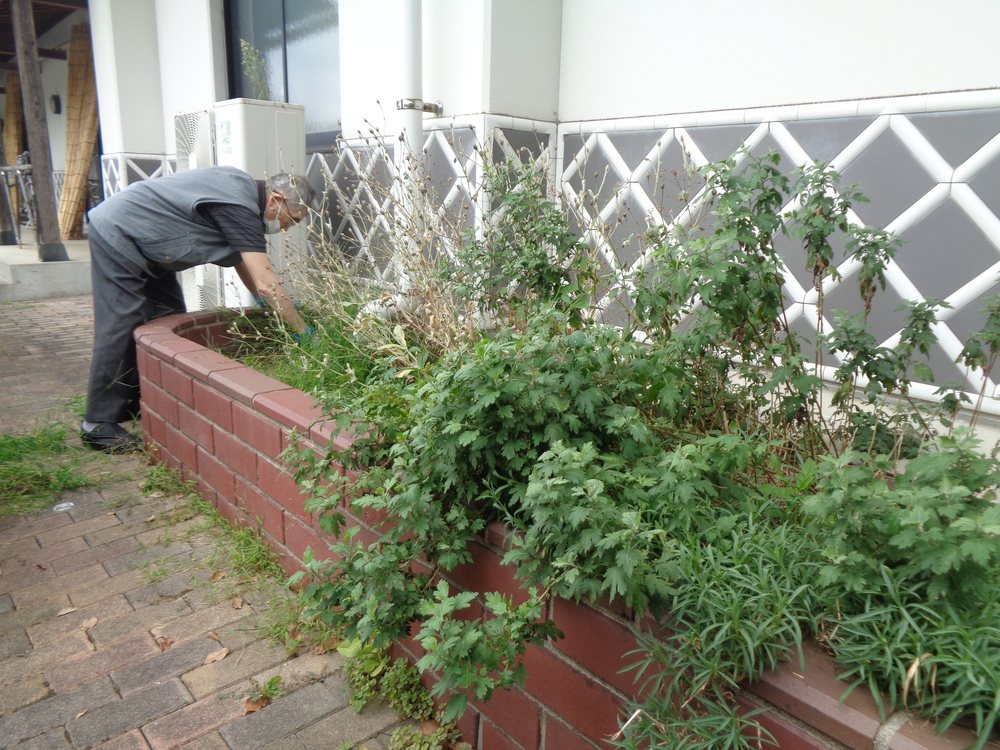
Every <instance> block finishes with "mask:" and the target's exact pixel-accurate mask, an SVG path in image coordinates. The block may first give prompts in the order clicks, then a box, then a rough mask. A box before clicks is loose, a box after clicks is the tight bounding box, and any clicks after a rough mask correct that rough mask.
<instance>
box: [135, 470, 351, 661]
mask: <svg viewBox="0 0 1000 750" xmlns="http://www.w3.org/2000/svg"><path fill="white" fill-rule="evenodd" d="M140 489H141V490H142V491H143V492H144V493H147V494H148V496H149V497H153V498H155V497H158V496H162V497H169V498H173V499H175V500H180V501H182V502H181V503H180V504H179V506H178V507H177V508H176V509H175V510H173V511H171V512H169V513H168V515H167V525H166V527H165V528H164V530H163V534H162V536H161V538H160V543H161V544H163V543H171V542H195V543H196V544H197V542H198V541H199V540H201V541H204V540H206V539H208V540H211V548H210V549H209V550H207V551H206V550H204V549H203V550H202V551H203V552H205V554H198V552H197V550H196V551H195V554H191V553H181V554H177V555H173V556H171V557H169V558H164V559H162V560H158V561H156V562H154V563H151V564H150V565H149V566H147V571H146V572H147V575H148V576H149V577H150V579H151V580H161V579H163V578H166V577H168V576H170V575H176V574H179V573H181V572H185V571H193V570H196V569H197V570H201V571H204V572H205V573H208V572H209V571H211V572H210V573H208V575H200V576H193V577H192V578H193V582H194V585H204V586H211V587H212V588H213V593H214V595H216V596H217V597H218V599H219V600H220V601H221V600H223V599H227V598H230V599H241V600H242V599H250V600H253V601H255V602H263V601H264V600H265V599H266V607H259V608H256V609H257V610H258V612H260V613H261V618H260V620H259V622H258V623H257V629H259V630H260V631H262V633H263V634H264V635H265V636H267V637H269V638H271V639H273V640H275V641H278V642H281V643H282V644H284V646H285V648H286V649H288V651H289V652H290V653H294V652H295V651H297V650H298V649H299V648H301V647H304V646H307V645H308V646H311V645H315V644H320V647H323V646H322V644H324V643H330V638H331V635H332V634H331V633H330V631H329V628H328V627H326V626H325V625H323V624H322V623H320V622H319V621H318V620H307V619H304V618H303V616H302V612H303V609H304V607H305V605H304V602H303V601H302V600H301V597H299V596H298V595H297V594H296V593H294V592H292V591H291V590H290V589H289V588H288V586H287V585H286V583H287V577H286V575H285V571H284V569H283V568H282V567H281V565H280V564H279V563H278V558H277V556H276V555H275V554H274V553H273V552H271V550H270V549H269V548H268V546H267V544H266V543H265V540H264V537H263V535H262V533H261V531H260V529H259V528H255V527H240V526H237V525H235V524H233V523H232V522H231V521H229V520H228V519H227V518H225V517H224V516H223V515H221V514H220V513H219V512H218V511H217V510H216V509H215V508H214V507H213V506H212V505H211V504H210V503H209V502H208V501H206V500H205V499H204V498H202V497H201V496H200V495H199V494H198V492H197V490H196V488H195V486H194V483H193V482H184V481H183V480H182V479H181V477H180V475H179V474H178V472H176V471H175V470H174V469H171V468H169V467H167V466H165V465H163V464H152V465H150V466H149V467H148V468H147V470H146V476H145V478H144V479H143V481H142V482H141V484H140Z"/></svg>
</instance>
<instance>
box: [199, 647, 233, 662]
mask: <svg viewBox="0 0 1000 750" xmlns="http://www.w3.org/2000/svg"><path fill="white" fill-rule="evenodd" d="M227 656H229V649H228V648H220V649H219V650H218V651H213V652H212V653H210V654H209V655H208V656H206V657H205V663H206V664H214V663H215V662H217V661H222V660H223V659H225V658H226V657H227Z"/></svg>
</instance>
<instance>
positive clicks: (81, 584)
mask: <svg viewBox="0 0 1000 750" xmlns="http://www.w3.org/2000/svg"><path fill="white" fill-rule="evenodd" d="M107 577H108V574H107V572H106V571H105V570H104V568H102V567H101V566H100V565H91V566H89V567H86V568H81V569H80V570H74V571H73V572H72V573H67V574H66V575H64V576H57V577H56V578H53V579H51V580H48V581H43V582H41V583H36V584H35V585H34V586H27V587H25V588H23V589H18V590H17V591H12V592H11V597H12V598H13V600H14V604H15V605H16V606H17V608H18V609H21V608H22V607H24V606H26V605H28V604H34V603H35V602H40V601H44V600H46V599H49V598H51V597H52V596H53V595H54V594H72V593H73V592H75V591H77V590H79V589H82V588H85V587H87V586H89V585H92V584H93V583H94V582H95V581H100V580H103V579H105V578H107Z"/></svg>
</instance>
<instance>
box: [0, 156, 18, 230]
mask: <svg viewBox="0 0 1000 750" xmlns="http://www.w3.org/2000/svg"><path fill="white" fill-rule="evenodd" d="M6 163H7V161H6V159H5V158H4V148H3V138H0V164H6ZM3 179H5V178H4V177H3V176H0V180H3ZM16 244H17V233H16V232H15V231H14V220H13V219H12V218H11V211H10V206H9V205H8V203H7V191H6V190H4V189H3V188H2V187H0V245H16Z"/></svg>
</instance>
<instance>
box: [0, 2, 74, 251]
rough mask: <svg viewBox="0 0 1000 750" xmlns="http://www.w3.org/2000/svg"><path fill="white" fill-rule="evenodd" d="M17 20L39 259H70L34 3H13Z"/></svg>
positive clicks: (15, 24)
mask: <svg viewBox="0 0 1000 750" xmlns="http://www.w3.org/2000/svg"><path fill="white" fill-rule="evenodd" d="M10 5H11V11H12V15H13V20H14V46H15V47H16V48H17V67H18V70H19V72H20V75H21V88H22V91H23V98H24V120H25V124H26V126H27V131H28V150H29V151H30V152H31V179H32V182H34V184H35V222H36V226H35V231H36V232H37V237H38V257H39V259H40V260H43V261H50V260H69V255H68V254H67V253H66V246H65V245H63V243H62V241H61V239H60V236H59V217H58V215H57V213H56V192H55V185H54V182H53V179H52V149H51V147H50V146H49V127H48V123H47V121H46V118H45V95H44V92H43V91H42V73H41V67H40V64H39V59H38V40H37V39H36V38H35V19H34V17H33V16H32V15H31V0H11V4H10Z"/></svg>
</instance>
